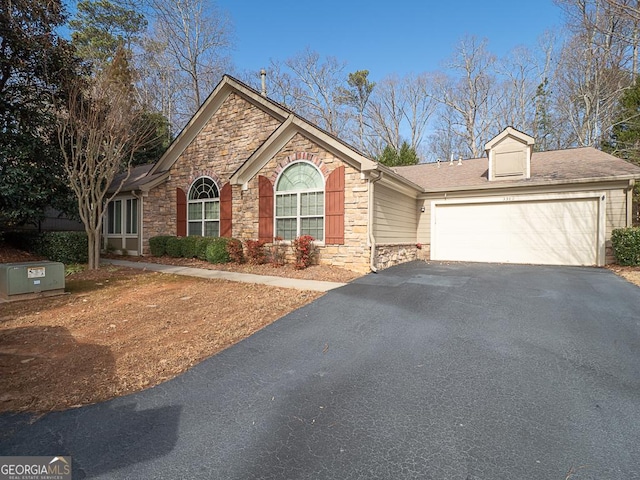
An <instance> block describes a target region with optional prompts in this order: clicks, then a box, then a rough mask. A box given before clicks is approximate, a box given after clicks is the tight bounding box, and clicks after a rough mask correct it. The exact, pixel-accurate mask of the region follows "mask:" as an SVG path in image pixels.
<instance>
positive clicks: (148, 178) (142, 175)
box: [108, 164, 162, 193]
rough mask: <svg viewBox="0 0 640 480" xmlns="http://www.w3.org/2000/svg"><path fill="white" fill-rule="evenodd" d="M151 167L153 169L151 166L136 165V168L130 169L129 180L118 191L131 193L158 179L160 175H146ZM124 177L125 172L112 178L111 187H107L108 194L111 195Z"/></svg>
mask: <svg viewBox="0 0 640 480" xmlns="http://www.w3.org/2000/svg"><path fill="white" fill-rule="evenodd" d="M152 167H153V164H147V165H138V166H137V167H133V168H132V169H131V174H130V175H129V178H127V180H126V181H125V182H124V184H123V185H122V188H121V189H120V191H121V192H131V191H133V190H140V189H141V188H142V187H144V186H145V185H146V184H148V183H151V182H153V181H154V180H156V179H157V178H158V177H160V176H162V173H154V174H152V175H148V173H149V171H150V170H151V168H152ZM125 176H126V172H125V173H119V174H118V175H116V176H115V177H114V179H113V182H111V186H110V187H109V190H108V191H109V193H112V192H114V191H115V189H116V188H117V187H118V186H119V185H120V182H121V181H122V179H123V178H125Z"/></svg>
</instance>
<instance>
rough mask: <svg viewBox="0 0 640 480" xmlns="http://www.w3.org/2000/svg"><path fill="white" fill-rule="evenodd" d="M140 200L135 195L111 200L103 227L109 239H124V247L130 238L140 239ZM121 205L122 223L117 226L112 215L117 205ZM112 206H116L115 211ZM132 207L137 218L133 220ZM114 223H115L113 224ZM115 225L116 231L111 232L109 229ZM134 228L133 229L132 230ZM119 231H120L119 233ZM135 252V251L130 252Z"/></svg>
mask: <svg viewBox="0 0 640 480" xmlns="http://www.w3.org/2000/svg"><path fill="white" fill-rule="evenodd" d="M140 203H141V202H140V200H139V199H138V198H136V197H134V196H133V195H127V196H122V197H117V198H114V199H113V200H111V201H110V202H109V203H108V204H107V215H106V217H107V218H106V222H105V224H104V226H103V228H104V230H103V231H104V235H105V236H106V237H107V238H120V239H122V246H123V248H124V246H125V245H126V244H127V239H128V238H138V231H139V229H140V225H139V221H140ZM118 204H119V210H120V222H119V224H118V225H116V222H115V219H113V218H112V214H113V213H114V212H115V210H116V208H117V207H116V205H118ZM110 205H114V207H113V210H112V209H111V208H110ZM131 205H135V216H134V218H131V215H130V213H131V212H132V211H133V210H131ZM112 222H113V223H112ZM112 225H113V227H114V231H113V232H109V227H111V226H112ZM118 227H119V228H118ZM130 227H133V228H130ZM118 230H119V231H118ZM129 252H133V250H131V251H129Z"/></svg>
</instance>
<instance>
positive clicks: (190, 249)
mask: <svg viewBox="0 0 640 480" xmlns="http://www.w3.org/2000/svg"><path fill="white" fill-rule="evenodd" d="M200 238H202V237H199V236H195V235H192V236H190V237H183V238H182V240H181V242H182V250H181V252H182V256H183V257H184V258H195V257H197V256H198V254H197V251H196V244H197V242H198V239H200Z"/></svg>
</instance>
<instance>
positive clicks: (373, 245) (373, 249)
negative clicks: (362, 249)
mask: <svg viewBox="0 0 640 480" xmlns="http://www.w3.org/2000/svg"><path fill="white" fill-rule="evenodd" d="M382 175H383V173H382V172H381V171H378V177H377V178H374V179H373V180H369V245H370V246H371V255H370V258H369V268H370V269H371V271H372V272H373V273H378V269H377V268H376V266H375V261H376V238H375V236H374V235H373V219H374V217H373V184H374V183H376V182H377V181H378V180H380V179H381V178H382Z"/></svg>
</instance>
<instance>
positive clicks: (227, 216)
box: [220, 183, 233, 237]
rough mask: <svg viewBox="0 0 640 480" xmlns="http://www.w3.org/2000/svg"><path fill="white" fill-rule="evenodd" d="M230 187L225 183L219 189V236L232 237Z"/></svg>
mask: <svg viewBox="0 0 640 480" xmlns="http://www.w3.org/2000/svg"><path fill="white" fill-rule="evenodd" d="M232 210H233V208H232V189H231V184H230V183H227V184H225V186H224V187H222V190H220V236H221V237H232V236H233V234H232V229H233V227H232V225H233V222H232V217H233V214H232Z"/></svg>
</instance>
